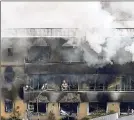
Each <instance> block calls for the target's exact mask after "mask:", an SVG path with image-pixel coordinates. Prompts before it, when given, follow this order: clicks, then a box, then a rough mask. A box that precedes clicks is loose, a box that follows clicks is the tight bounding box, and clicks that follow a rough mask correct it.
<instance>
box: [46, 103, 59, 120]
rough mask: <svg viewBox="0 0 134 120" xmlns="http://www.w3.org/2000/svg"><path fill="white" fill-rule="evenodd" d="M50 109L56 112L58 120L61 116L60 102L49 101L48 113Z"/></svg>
mask: <svg viewBox="0 0 134 120" xmlns="http://www.w3.org/2000/svg"><path fill="white" fill-rule="evenodd" d="M50 111H53V113H54V114H55V117H56V120H58V119H59V118H60V110H59V104H58V103H48V110H47V112H48V114H49V112H50Z"/></svg>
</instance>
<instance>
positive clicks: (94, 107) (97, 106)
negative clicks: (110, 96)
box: [89, 102, 107, 114]
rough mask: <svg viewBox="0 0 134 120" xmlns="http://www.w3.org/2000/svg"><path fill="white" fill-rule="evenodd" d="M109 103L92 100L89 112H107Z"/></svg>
mask: <svg viewBox="0 0 134 120" xmlns="http://www.w3.org/2000/svg"><path fill="white" fill-rule="evenodd" d="M106 108H107V103H106V102H104V103H103V102H91V103H89V114H91V113H94V112H97V111H99V110H101V111H104V112H106Z"/></svg>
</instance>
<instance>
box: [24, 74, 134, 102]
mask: <svg viewBox="0 0 134 120" xmlns="http://www.w3.org/2000/svg"><path fill="white" fill-rule="evenodd" d="M133 78H134V76H125V77H124V76H122V77H119V76H117V75H109V74H105V75H102V74H98V75H97V74H83V75H76V74H75V75H67V74H57V75H56V74H55V75H52V74H51V75H34V76H33V75H31V76H29V84H27V85H28V86H27V87H25V88H24V96H25V100H29V99H30V100H32V99H33V98H36V97H37V96H38V95H43V96H45V97H46V98H47V100H48V101H51V102H56V101H58V102H64V101H68V102H69V101H70V102H81V101H86V102H89V100H92V101H94V100H99V101H101V100H102V101H103V99H104V98H105V100H112V101H118V100H121V99H122V100H128V99H129V100H130V101H131V100H134V98H133V97H132V98H131V95H133V94H134V82H133ZM64 80H65V82H66V84H67V87H66V88H65V86H66V85H65V86H64V89H63V86H62V85H63V81H64ZM130 83H131V84H130ZM125 95H126V96H128V98H126V97H125Z"/></svg>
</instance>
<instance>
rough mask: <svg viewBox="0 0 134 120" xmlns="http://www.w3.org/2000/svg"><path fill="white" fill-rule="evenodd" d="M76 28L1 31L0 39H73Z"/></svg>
mask: <svg viewBox="0 0 134 120" xmlns="http://www.w3.org/2000/svg"><path fill="white" fill-rule="evenodd" d="M76 31H77V28H16V29H5V30H2V37H75V36H76Z"/></svg>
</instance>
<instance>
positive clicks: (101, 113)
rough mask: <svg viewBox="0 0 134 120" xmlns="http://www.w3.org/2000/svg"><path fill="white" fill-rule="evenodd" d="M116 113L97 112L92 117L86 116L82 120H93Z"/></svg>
mask: <svg viewBox="0 0 134 120" xmlns="http://www.w3.org/2000/svg"><path fill="white" fill-rule="evenodd" d="M114 113H115V112H114V111H110V112H109V113H105V111H104V110H96V111H94V112H93V113H92V114H91V115H89V116H85V117H84V118H82V119H81V120H91V119H93V118H98V117H101V116H106V115H110V114H114Z"/></svg>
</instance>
